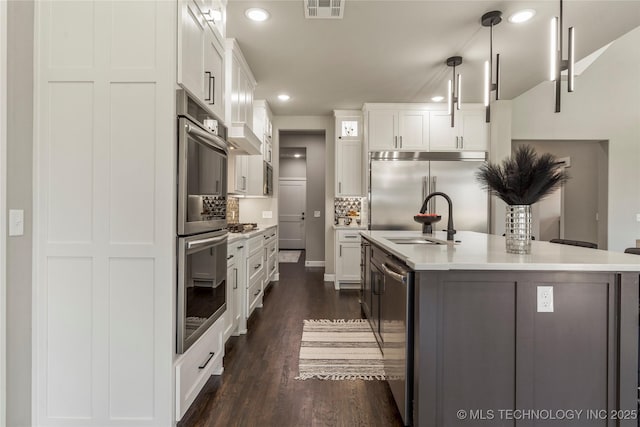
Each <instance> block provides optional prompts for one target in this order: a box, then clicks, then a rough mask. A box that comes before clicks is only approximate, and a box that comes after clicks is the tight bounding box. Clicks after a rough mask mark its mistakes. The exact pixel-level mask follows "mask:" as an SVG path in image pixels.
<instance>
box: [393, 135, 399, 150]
mask: <svg viewBox="0 0 640 427" xmlns="http://www.w3.org/2000/svg"><path fill="white" fill-rule="evenodd" d="M393 148H398V137H397V136H394V137H393Z"/></svg>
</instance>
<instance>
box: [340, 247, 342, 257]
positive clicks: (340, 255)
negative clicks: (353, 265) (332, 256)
mask: <svg viewBox="0 0 640 427" xmlns="http://www.w3.org/2000/svg"><path fill="white" fill-rule="evenodd" d="M340 256H342V245H340Z"/></svg>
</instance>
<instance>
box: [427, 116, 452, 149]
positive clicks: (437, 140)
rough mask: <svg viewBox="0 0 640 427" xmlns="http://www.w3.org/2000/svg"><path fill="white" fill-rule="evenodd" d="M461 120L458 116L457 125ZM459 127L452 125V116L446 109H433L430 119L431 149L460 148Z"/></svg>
mask: <svg viewBox="0 0 640 427" xmlns="http://www.w3.org/2000/svg"><path fill="white" fill-rule="evenodd" d="M459 121H460V118H459V117H456V126H457V125H458V123H459ZM458 146H459V137H458V128H457V127H451V116H450V115H449V114H448V113H447V112H446V111H432V112H431V114H430V121H429V147H430V148H429V149H430V151H455V150H458Z"/></svg>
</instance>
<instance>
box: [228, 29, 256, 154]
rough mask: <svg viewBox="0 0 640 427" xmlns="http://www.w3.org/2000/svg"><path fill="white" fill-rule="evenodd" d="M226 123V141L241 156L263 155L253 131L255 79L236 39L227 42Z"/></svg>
mask: <svg viewBox="0 0 640 427" xmlns="http://www.w3.org/2000/svg"><path fill="white" fill-rule="evenodd" d="M225 54H226V58H225V59H226V61H225V66H226V70H227V73H226V76H227V79H226V92H227V94H228V96H227V98H226V108H225V110H226V113H227V116H226V122H227V127H228V129H229V135H228V139H229V142H230V144H231V145H232V146H234V147H235V149H237V150H238V152H240V153H242V154H249V155H254V154H262V151H261V144H262V141H261V140H260V138H259V136H256V134H255V133H254V131H253V91H254V89H255V87H256V79H255V78H254V77H253V73H252V72H251V69H250V68H249V65H248V64H247V61H246V60H245V58H244V55H243V54H242V51H241V50H240V46H239V45H238V43H237V42H236V40H235V39H227V40H226V51H225Z"/></svg>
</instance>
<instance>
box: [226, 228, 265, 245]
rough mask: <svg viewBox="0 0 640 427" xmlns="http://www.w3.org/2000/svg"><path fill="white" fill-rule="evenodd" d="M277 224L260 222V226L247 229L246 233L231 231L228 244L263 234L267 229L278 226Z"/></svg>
mask: <svg viewBox="0 0 640 427" xmlns="http://www.w3.org/2000/svg"><path fill="white" fill-rule="evenodd" d="M277 226H278V225H277V224H258V228H256V229H254V230H251V231H245V232H244V233H229V237H228V238H227V244H229V243H233V242H236V241H238V240H244V239H250V238H251V237H253V236H257V235H258V234H262V233H263V232H264V231H265V230H268V229H270V228H274V227H277Z"/></svg>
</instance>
